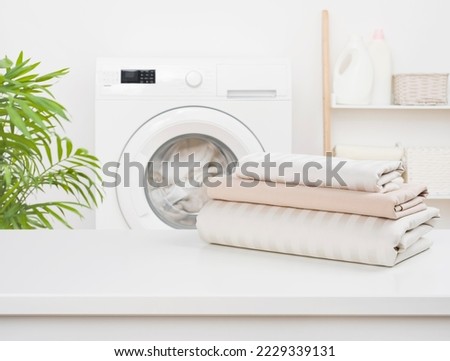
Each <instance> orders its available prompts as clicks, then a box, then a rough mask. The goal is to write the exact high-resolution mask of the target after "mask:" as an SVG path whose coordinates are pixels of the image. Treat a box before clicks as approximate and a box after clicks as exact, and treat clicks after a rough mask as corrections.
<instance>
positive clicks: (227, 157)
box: [116, 106, 264, 229]
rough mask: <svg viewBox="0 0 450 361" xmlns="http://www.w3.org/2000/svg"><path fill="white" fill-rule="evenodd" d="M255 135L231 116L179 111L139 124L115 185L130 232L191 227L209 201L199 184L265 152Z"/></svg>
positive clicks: (205, 110) (199, 109)
mask: <svg viewBox="0 0 450 361" xmlns="http://www.w3.org/2000/svg"><path fill="white" fill-rule="evenodd" d="M263 150H264V149H263V147H262V145H261V143H260V142H259V140H258V139H257V137H256V136H255V134H253V132H252V131H251V130H250V129H249V128H248V127H247V126H246V125H245V124H244V123H242V122H241V121H239V120H238V119H236V118H234V117H233V116H231V115H230V114H227V113H225V112H222V111H220V110H217V109H212V108H207V107H194V106H192V107H180V108H175V109H171V110H168V111H166V112H163V113H161V114H159V115H157V116H155V117H153V118H151V119H150V120H148V121H147V122H146V123H145V124H144V125H142V126H141V127H140V128H139V129H138V130H137V131H136V132H135V133H134V134H133V136H132V137H131V139H130V140H129V141H128V142H127V144H126V146H125V147H124V150H123V152H122V155H121V159H120V166H119V169H118V175H119V177H120V178H119V179H120V184H119V185H118V186H117V187H116V191H117V199H118V202H119V206H120V209H121V212H122V215H123V216H124V218H125V220H126V222H127V223H128V226H129V227H130V228H132V229H173V228H179V229H186V228H195V222H196V216H197V214H198V212H199V210H200V209H201V207H202V206H203V205H204V204H205V203H206V201H207V200H208V197H207V195H206V188H205V186H204V185H203V181H204V179H205V178H206V177H208V176H210V175H220V174H224V173H229V172H230V171H231V170H232V168H231V167H230V165H232V164H234V163H235V162H236V161H237V160H238V159H239V158H240V157H242V156H244V155H246V154H249V153H253V152H259V151H263Z"/></svg>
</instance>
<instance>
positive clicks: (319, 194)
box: [208, 176, 427, 219]
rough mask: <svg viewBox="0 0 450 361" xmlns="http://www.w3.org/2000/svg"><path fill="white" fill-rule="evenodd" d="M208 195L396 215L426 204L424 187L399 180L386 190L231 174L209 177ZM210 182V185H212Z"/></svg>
mask: <svg viewBox="0 0 450 361" xmlns="http://www.w3.org/2000/svg"><path fill="white" fill-rule="evenodd" d="M208 184H211V186H210V187H208V196H209V197H210V198H214V199H222V200H226V201H234V202H248V203H260V204H268V205H273V206H281V207H294V208H303V209H315V210H323V211H330V212H341V213H353V214H361V215H366V216H375V217H383V218H390V219H398V218H402V217H404V216H407V215H409V214H413V213H416V212H419V211H422V210H424V209H425V208H426V205H425V203H424V199H425V197H426V195H427V188H426V186H423V185H414V184H402V185H401V186H400V188H399V189H397V190H394V191H392V192H388V193H374V192H361V191H351V190H344V189H335V188H324V187H306V186H302V185H295V186H292V185H289V184H284V183H272V182H264V181H260V182H254V181H253V180H248V179H241V178H238V177H236V176H233V177H214V178H210V179H209V183H208ZM213 184H214V186H212V185H213Z"/></svg>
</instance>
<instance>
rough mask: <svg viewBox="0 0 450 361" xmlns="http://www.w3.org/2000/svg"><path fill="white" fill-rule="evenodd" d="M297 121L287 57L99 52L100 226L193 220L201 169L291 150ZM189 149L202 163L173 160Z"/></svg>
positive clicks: (158, 225)
mask: <svg viewBox="0 0 450 361" xmlns="http://www.w3.org/2000/svg"><path fill="white" fill-rule="evenodd" d="M291 128H292V110H291V70H290V64H289V61H288V60H287V59H264V60H261V59H227V58H225V59H208V58H206V59H192V58H188V59H158V58H155V59H127V58H104V59H99V60H98V62H97V76H96V119H95V132H96V134H95V142H96V149H95V151H96V154H97V156H98V157H99V158H100V160H101V162H102V163H103V172H104V182H105V192H106V196H105V200H104V202H103V204H102V205H101V206H100V207H99V208H98V210H97V212H96V225H97V228H98V229H126V228H132V229H173V228H195V220H196V215H197V213H198V211H199V209H200V208H201V206H202V205H203V204H204V203H205V202H206V201H207V197H206V192H205V187H202V186H201V185H200V184H201V182H202V180H203V179H204V177H205V173H204V172H205V169H206V171H207V172H208V174H220V173H221V172H225V171H227V165H228V164H230V163H232V162H233V161H236V160H237V159H239V158H240V157H242V156H244V155H246V154H249V153H252V152H258V151H262V150H266V151H271V152H290V151H291V143H292V131H291ZM190 156H193V157H194V160H195V162H197V164H199V165H200V166H199V167H198V169H197V168H196V169H194V170H193V169H191V168H189V169H188V168H187V167H186V168H182V169H181V170H180V169H179V170H178V171H177V170H176V169H175V168H174V167H172V165H173V164H174V163H173V162H174V160H177V161H179V162H183V161H187V160H192V159H191V158H189V157H190ZM176 157H178V158H176ZM211 164H213V166H212V167H211ZM214 165H215V166H214ZM220 166H222V167H220ZM175 172H177V174H176V177H175ZM214 172H216V173H214ZM175 178H177V179H175ZM188 178H189V182H184V183H180V182H179V180H180V179H181V180H183V179H188ZM191 179H194V180H196V181H198V182H193V181H192V182H191ZM191 183H192V184H191Z"/></svg>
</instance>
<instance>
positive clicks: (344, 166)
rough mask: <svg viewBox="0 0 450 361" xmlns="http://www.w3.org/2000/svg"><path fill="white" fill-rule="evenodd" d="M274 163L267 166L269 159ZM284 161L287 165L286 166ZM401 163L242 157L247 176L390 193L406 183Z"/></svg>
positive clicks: (264, 155)
mask: <svg viewBox="0 0 450 361" xmlns="http://www.w3.org/2000/svg"><path fill="white" fill-rule="evenodd" d="M268 157H270V161H271V162H273V164H272V166H270V167H269V166H268V165H266V167H265V166H264V164H265V163H264V162H265V161H266V160H267V159H269V158H268ZM283 164H284V166H283ZM402 173H403V167H402V162H400V161H376V160H351V159H341V158H331V157H330V158H328V159H327V158H326V157H324V156H318V155H306V154H280V153H254V154H250V155H247V156H245V157H243V158H242V159H240V160H239V167H238V168H237V169H236V175H237V176H238V177H240V178H244V179H255V180H266V181H272V182H280V183H294V184H301V185H314V186H315V187H317V186H320V187H325V186H326V187H331V188H341V189H350V190H356V191H366V192H390V191H392V190H395V189H399V188H400V184H401V183H403V178H402V177H401V175H402Z"/></svg>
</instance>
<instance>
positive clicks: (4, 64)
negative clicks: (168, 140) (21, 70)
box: [0, 56, 13, 69]
mask: <svg viewBox="0 0 450 361" xmlns="http://www.w3.org/2000/svg"><path fill="white" fill-rule="evenodd" d="M12 65H13V62H12V61H11V60H9V59H8V57H6V56H5V57H4V58H3V59H0V68H2V69H5V68H6V69H8V68H10V67H11V66H12Z"/></svg>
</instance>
